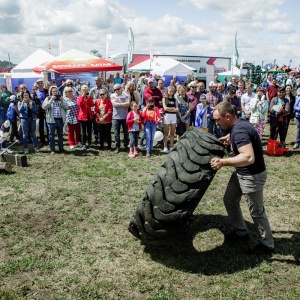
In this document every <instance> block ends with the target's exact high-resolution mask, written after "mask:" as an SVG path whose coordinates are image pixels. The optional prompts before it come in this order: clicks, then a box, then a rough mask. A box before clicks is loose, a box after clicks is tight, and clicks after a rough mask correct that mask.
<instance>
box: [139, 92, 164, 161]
mask: <svg viewBox="0 0 300 300" xmlns="http://www.w3.org/2000/svg"><path fill="white" fill-rule="evenodd" d="M142 117H143V120H144V128H145V134H146V157H150V156H151V151H152V148H153V141H154V134H155V131H156V128H157V124H158V121H159V118H160V113H159V109H158V107H157V106H155V105H154V99H153V98H152V97H150V98H148V102H147V105H146V106H145V108H144V110H143V112H142Z"/></svg>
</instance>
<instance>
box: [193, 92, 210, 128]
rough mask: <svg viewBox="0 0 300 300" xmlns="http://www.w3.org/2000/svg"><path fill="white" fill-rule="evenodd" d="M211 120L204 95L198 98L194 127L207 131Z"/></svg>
mask: <svg viewBox="0 0 300 300" xmlns="http://www.w3.org/2000/svg"><path fill="white" fill-rule="evenodd" d="M210 120H211V109H210V106H209V105H207V99H206V96H205V94H202V95H201V96H200V103H199V104H197V108H196V117H195V126H196V127H198V128H201V129H202V130H205V131H208V128H209V125H210Z"/></svg>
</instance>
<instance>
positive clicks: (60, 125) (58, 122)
mask: <svg viewBox="0 0 300 300" xmlns="http://www.w3.org/2000/svg"><path fill="white" fill-rule="evenodd" d="M54 120H55V123H48V126H49V146H50V150H51V151H53V152H54V151H55V130H56V131H57V137H58V149H59V151H63V149H64V140H63V131H64V122H63V119H61V118H59V119H54Z"/></svg>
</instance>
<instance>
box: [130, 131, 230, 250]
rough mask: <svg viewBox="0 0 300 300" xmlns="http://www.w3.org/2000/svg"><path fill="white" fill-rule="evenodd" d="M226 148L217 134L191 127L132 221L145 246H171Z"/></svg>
mask: <svg viewBox="0 0 300 300" xmlns="http://www.w3.org/2000/svg"><path fill="white" fill-rule="evenodd" d="M224 151H225V148H224V146H223V144H222V143H221V142H220V141H219V140H218V139H217V138H216V137H214V136H213V135H211V134H209V133H207V132H205V131H203V130H200V129H198V128H195V127H190V128H189V129H188V130H187V131H186V133H185V134H184V135H183V136H182V137H181V139H180V140H179V141H178V143H177V144H176V146H175V148H174V149H173V150H172V151H171V152H170V153H169V155H168V156H167V160H166V162H165V163H164V164H163V165H162V166H161V167H160V168H159V169H158V171H157V174H156V175H155V177H154V180H153V181H152V182H151V183H150V184H149V185H148V187H147V189H146V192H145V195H144V197H143V199H142V201H141V202H140V203H139V204H138V206H137V208H136V211H135V213H134V215H133V217H132V219H131V221H130V224H129V227H128V229H129V231H130V232H131V233H132V234H133V235H134V236H135V237H137V238H138V239H140V240H141V241H142V243H143V244H145V245H156V246H159V245H164V244H169V242H170V239H172V237H174V233H175V232H176V231H177V230H178V229H179V227H182V225H184V224H185V223H186V221H187V220H188V218H189V217H190V216H191V215H192V213H193V211H194V210H195V208H196V207H197V205H198V204H199V202H200V200H201V198H202V197H203V195H204V194H205V192H206V190H207V188H208V187H209V185H210V183H211V181H212V179H213V178H214V175H215V173H216V172H215V171H214V170H213V169H211V167H210V160H211V159H212V158H213V157H216V156H218V157H223V156H224V153H225V152H224Z"/></svg>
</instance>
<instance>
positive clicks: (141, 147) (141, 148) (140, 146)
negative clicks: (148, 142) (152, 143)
mask: <svg viewBox="0 0 300 300" xmlns="http://www.w3.org/2000/svg"><path fill="white" fill-rule="evenodd" d="M138 148H139V149H140V150H145V149H146V147H145V146H143V145H138Z"/></svg>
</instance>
